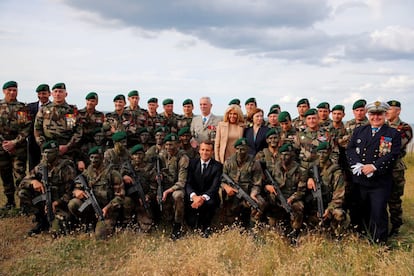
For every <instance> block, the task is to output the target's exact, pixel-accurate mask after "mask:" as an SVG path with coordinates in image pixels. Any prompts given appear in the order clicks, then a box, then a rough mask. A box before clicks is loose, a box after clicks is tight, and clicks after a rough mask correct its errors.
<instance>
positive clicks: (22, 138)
mask: <svg viewBox="0 0 414 276" xmlns="http://www.w3.org/2000/svg"><path fill="white" fill-rule="evenodd" d="M30 126H31V118H30V115H29V111H28V109H27V107H26V105H25V104H24V103H21V102H18V101H11V102H6V101H5V100H1V101H0V133H1V134H0V142H3V141H13V142H14V143H15V147H14V150H13V151H12V152H7V151H6V150H5V149H3V146H2V145H0V175H1V180H2V182H3V187H4V194H5V195H6V197H7V203H6V206H5V208H11V207H15V205H16V204H15V201H14V192H15V185H16V186H18V185H19V184H20V182H21V181H22V179H23V178H24V177H25V175H26V162H27V148H26V137H27V136H28V135H29V132H30ZM13 178H14V179H15V181H16V182H14V179H13Z"/></svg>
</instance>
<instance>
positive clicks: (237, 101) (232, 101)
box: [229, 99, 240, 105]
mask: <svg viewBox="0 0 414 276" xmlns="http://www.w3.org/2000/svg"><path fill="white" fill-rule="evenodd" d="M232 104H237V105H240V100H239V99H233V100H231V101H230V102H229V105H232Z"/></svg>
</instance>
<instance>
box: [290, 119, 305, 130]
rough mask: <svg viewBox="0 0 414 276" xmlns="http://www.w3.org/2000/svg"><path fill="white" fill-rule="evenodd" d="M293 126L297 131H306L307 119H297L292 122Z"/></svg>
mask: <svg viewBox="0 0 414 276" xmlns="http://www.w3.org/2000/svg"><path fill="white" fill-rule="evenodd" d="M292 125H293V127H294V128H295V129H296V131H304V130H305V129H306V122H305V119H301V118H299V117H296V118H295V119H293V120H292Z"/></svg>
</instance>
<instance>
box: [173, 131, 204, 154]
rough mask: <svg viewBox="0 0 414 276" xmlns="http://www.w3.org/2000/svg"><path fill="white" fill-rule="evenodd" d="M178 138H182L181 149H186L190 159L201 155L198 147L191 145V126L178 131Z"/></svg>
mask: <svg viewBox="0 0 414 276" xmlns="http://www.w3.org/2000/svg"><path fill="white" fill-rule="evenodd" d="M178 138H179V140H180V149H182V150H184V151H185V153H186V154H187V156H188V157H189V158H190V159H193V158H198V157H200V155H199V153H198V148H197V147H196V148H193V146H192V145H191V142H190V141H191V138H192V136H191V131H190V127H189V126H187V127H183V128H181V129H180V130H179V131H178Z"/></svg>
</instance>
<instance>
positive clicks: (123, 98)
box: [114, 94, 125, 102]
mask: <svg viewBox="0 0 414 276" xmlns="http://www.w3.org/2000/svg"><path fill="white" fill-rule="evenodd" d="M119 100H122V101H124V102H125V96H124V95H122V94H118V95H116V96H115V97H114V102H115V101H119Z"/></svg>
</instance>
